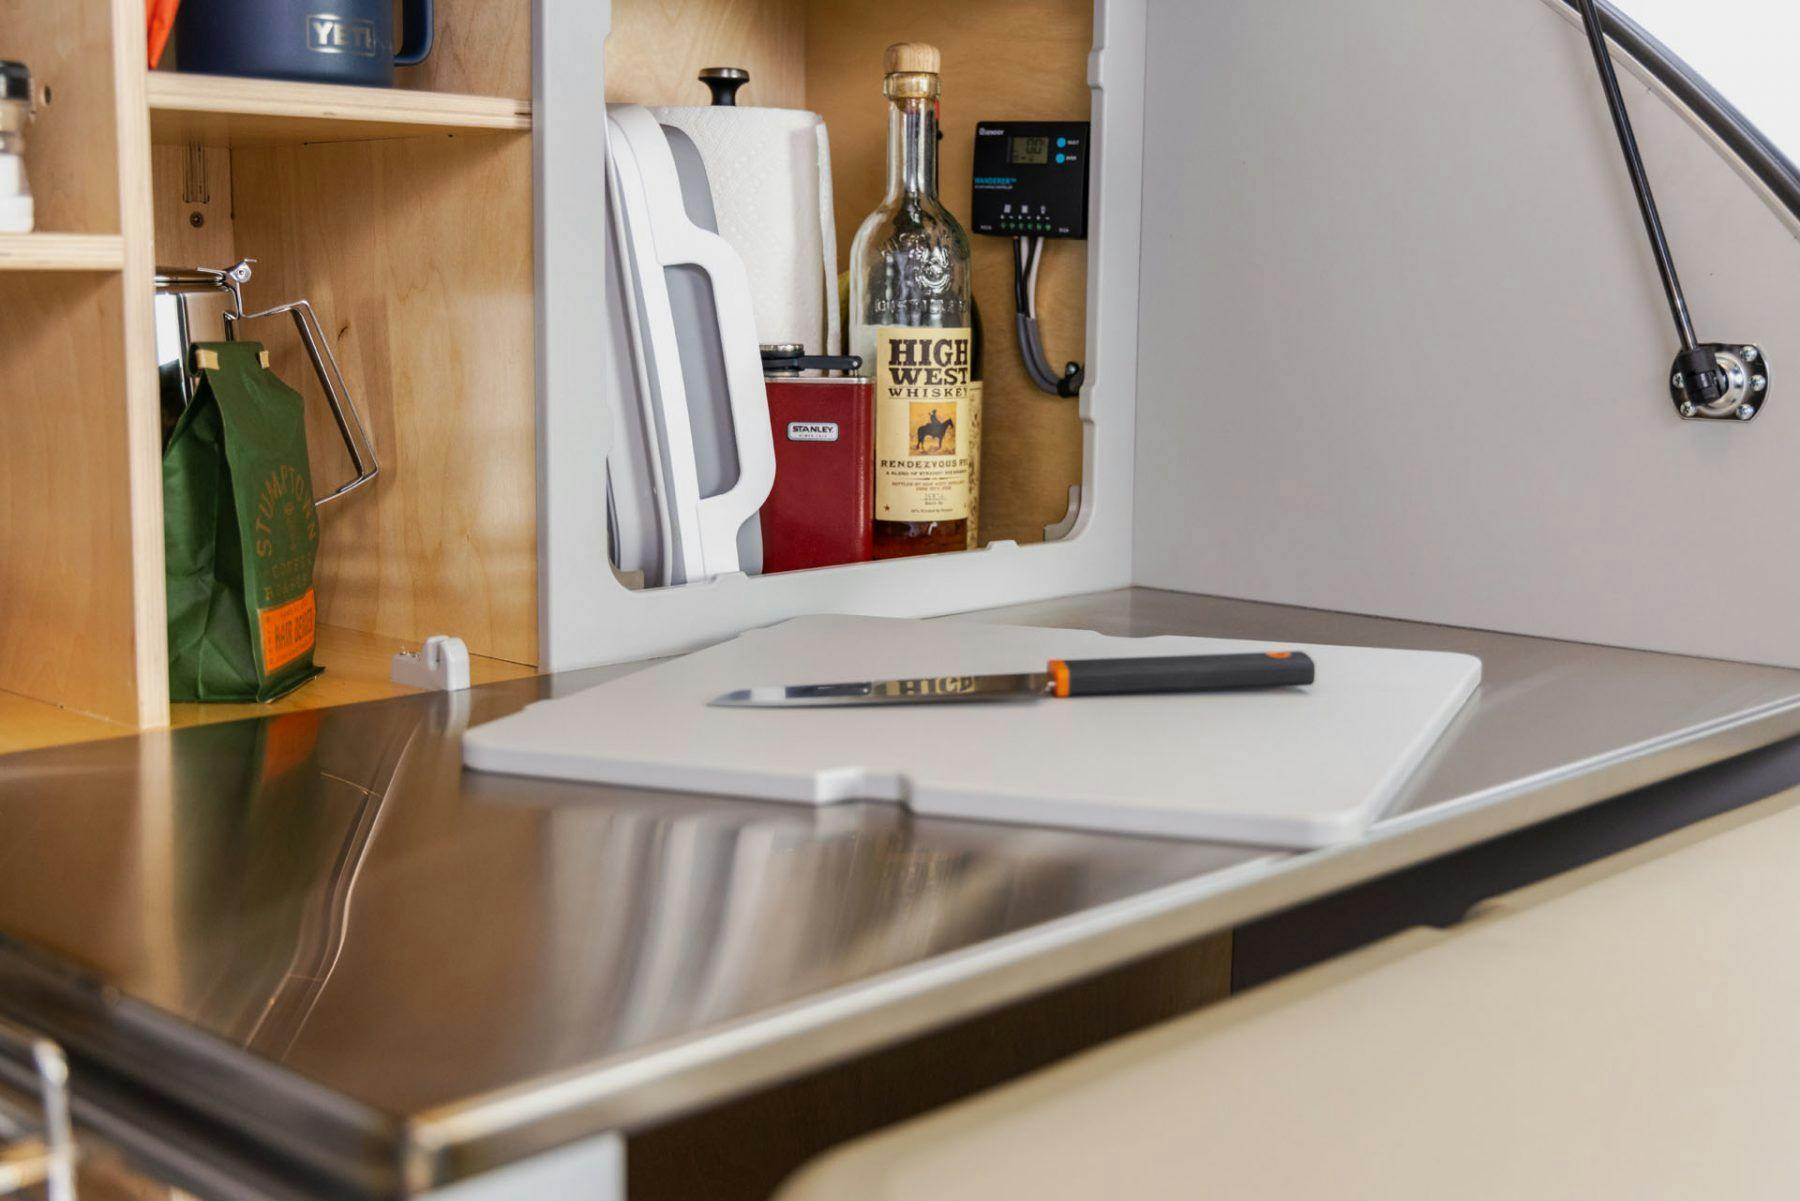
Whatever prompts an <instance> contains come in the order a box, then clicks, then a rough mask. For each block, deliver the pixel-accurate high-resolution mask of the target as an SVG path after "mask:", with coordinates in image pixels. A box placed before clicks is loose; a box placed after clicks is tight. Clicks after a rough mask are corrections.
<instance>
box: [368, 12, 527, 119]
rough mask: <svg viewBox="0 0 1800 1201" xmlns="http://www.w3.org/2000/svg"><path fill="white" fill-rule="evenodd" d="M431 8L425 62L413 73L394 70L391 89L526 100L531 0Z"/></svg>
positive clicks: (396, 16) (412, 69)
mask: <svg viewBox="0 0 1800 1201" xmlns="http://www.w3.org/2000/svg"><path fill="white" fill-rule="evenodd" d="M436 7H437V26H436V34H435V37H434V39H433V43H432V47H431V55H430V57H428V58H427V59H426V60H425V61H424V62H422V63H420V64H419V65H418V66H416V67H400V68H398V69H397V70H396V71H395V72H394V82H395V84H396V85H398V86H399V87H403V88H409V89H413V90H417V91H427V92H468V93H471V94H472V95H476V96H511V97H515V98H523V97H527V96H530V95H531V0H437V6H436ZM396 9H398V6H397V5H396ZM395 19H396V20H397V21H398V20H399V13H398V11H396V13H395ZM400 28H403V25H397V26H396V29H397V30H398V29H400Z"/></svg>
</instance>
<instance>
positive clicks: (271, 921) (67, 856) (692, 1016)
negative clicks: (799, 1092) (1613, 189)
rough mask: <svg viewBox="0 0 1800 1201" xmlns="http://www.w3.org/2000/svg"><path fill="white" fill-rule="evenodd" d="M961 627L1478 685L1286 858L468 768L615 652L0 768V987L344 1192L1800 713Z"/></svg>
mask: <svg viewBox="0 0 1800 1201" xmlns="http://www.w3.org/2000/svg"><path fill="white" fill-rule="evenodd" d="M962 620H976V621H980V620H1007V621H1014V622H1019V621H1023V622H1029V623H1035V624H1043V625H1061V626H1078V627H1086V628H1093V629H1099V630H1101V631H1102V632H1105V633H1111V634H1128V635H1131V634H1162V633H1174V634H1211V635H1217V636H1222V637H1252V638H1275V639H1280V640H1282V641H1297V642H1308V641H1311V642H1334V641H1335V642H1347V643H1365V644H1385V645H1397V646H1417V647H1426V648H1434V649H1448V650H1459V651H1466V652H1469V653H1473V654H1477V655H1480V656H1481V657H1482V658H1483V660H1484V662H1485V665H1486V675H1485V682H1484V684H1483V686H1482V689H1481V691H1480V692H1479V693H1478V695H1477V697H1476V699H1475V700H1474V701H1473V702H1471V704H1470V706H1469V707H1468V708H1467V709H1465V711H1464V712H1463V714H1462V715H1461V716H1460V717H1459V718H1458V720H1457V723H1456V724H1455V726H1454V727H1453V728H1452V730H1451V732H1450V733H1449V735H1447V736H1446V738H1445V739H1444V741H1443V743H1442V744H1441V745H1440V747H1439V749H1438V750H1437V752H1436V753H1435V754H1434V755H1433V757H1432V758H1431V760H1430V761H1429V762H1428V763H1427V764H1426V765H1425V767H1424V768H1423V769H1422V770H1421V771H1420V773H1419V775H1418V776H1417V778H1416V779H1415V780H1414V782H1413V783H1412V784H1411V785H1410V786H1409V788H1408V789H1407V791H1406V792H1405V794H1404V795H1403V797H1402V798H1401V800H1400V801H1399V803H1398V805H1397V807H1396V811H1395V816H1394V817H1392V818H1390V819H1389V820H1388V822H1386V823H1384V825H1383V827H1381V828H1380V829H1379V830H1378V831H1377V833H1376V836H1375V837H1374V838H1372V839H1370V840H1369V841H1368V842H1366V843H1363V844H1358V845H1356V846H1352V847H1346V848H1338V849H1336V850H1332V851H1325V852H1316V853H1309V854H1305V855H1293V856H1283V855H1279V854H1273V853H1270V852H1267V851H1260V850H1254V849H1249V848H1242V847H1233V846H1225V845H1217V844H1199V843H1178V842H1160V841H1155V840H1149V839H1136V838H1124V837H1107V836H1101V835H1094V834H1085V833H1075V832H1064V831H1055V830H1043V831H1033V830H1027V829H1021V828H1018V827H1001V826H984V825H980V824H975V823H966V822H953V821H946V820H938V819H916V818H914V817H913V816H912V815H911V814H909V813H908V812H907V811H906V810H905V809H903V808H900V807H896V806H888V805H877V804H868V805H847V806H840V807H830V808H824V809H812V808H808V807H803V806H789V805H778V804H763V803H754V802H747V801H738V800H721V799H712V798H706V797H699V796H691V795H681V794H659V793H648V792H632V791H627V790H621V789H611V788H603V787H596V786H591V785H580V784H558V783H555V782H547V781H538V780H525V779H514V778H508V777H500V776H485V775H479V774H474V773H465V772H464V771H463V770H462V767H461V759H460V746H459V744H458V739H457V734H458V733H459V731H460V729H461V728H462V724H463V722H464V721H465V720H466V721H474V722H479V721H484V720H488V719H490V718H493V717H496V716H499V715H501V714H503V713H506V712H510V711H512V710H514V709H517V708H518V707H519V706H520V705H522V704H525V703H527V702H528V701H530V700H532V699H534V698H536V697H538V696H540V695H543V694H544V693H546V692H547V691H551V690H563V689H567V688H571V687H575V686H579V685H581V684H583V683H588V682H593V681H595V680H597V679H598V678H600V676H601V675H603V674H606V673H577V674H575V675H572V676H567V677H562V678H559V679H556V680H537V681H520V682H516V683H512V684H504V685H494V686H491V687H487V688H481V689H476V690H474V691H472V692H469V693H466V694H461V695H457V696H448V695H442V694H440V695H428V696H420V697H416V698H408V699H406V700H402V701H397V702H383V703H379V704H375V705H364V706H354V707H350V708H345V709H338V710H327V711H323V712H320V713H312V714H296V715H287V716H280V717H273V718H270V719H267V720H263V721H252V722H244V723H234V724H228V725H219V726H208V727H202V728H199V729H194V730H187V731H182V732H179V733H177V734H173V735H170V734H153V735H147V736H145V737H143V738H140V739H135V740H132V739H127V740H119V741H114V742H109V743H100V744H94V745H91V746H87V747H80V748H62V749H57V750H48V751H42V752H33V753H30V754H27V755H20V756H14V757H11V758H7V759H0V1008H3V1009H8V1010H18V1011H20V1012H19V1016H22V1017H29V1018H31V1019H32V1020H33V1021H34V1024H40V1025H42V1026H43V1027H44V1028H45V1029H46V1030H47V1031H48V1032H49V1033H52V1034H53V1035H56V1036H58V1037H61V1038H63V1039H64V1041H65V1042H66V1043H67V1044H68V1045H69V1046H70V1047H71V1049H72V1050H75V1051H77V1052H78V1053H80V1054H83V1055H86V1056H89V1057H92V1058H93V1059H96V1060H100V1061H104V1062H107V1063H108V1064H110V1065H112V1066H113V1067H114V1068H115V1069H116V1070H118V1071H120V1072H122V1073H124V1074H126V1075H127V1076H129V1077H131V1078H134V1079H138V1080H141V1082H142V1083H143V1084H144V1086H145V1087H150V1088H154V1089H157V1090H159V1091H160V1093H161V1094H162V1095H164V1096H165V1097H166V1098H167V1099H168V1100H169V1101H170V1103H171V1104H172V1105H174V1104H179V1105H181V1106H185V1107H187V1108H188V1109H190V1110H192V1111H194V1112H195V1113H198V1114H201V1115H205V1116H206V1117H207V1118H209V1119H211V1120H212V1121H216V1122H223V1123H228V1124H229V1125H230V1126H231V1127H232V1128H233V1129H236V1130H238V1131H240V1132H241V1133H242V1134H243V1135H244V1136H245V1137H247V1138H249V1139H252V1140H254V1141H255V1142H256V1143H257V1144H258V1145H260V1146H262V1147H264V1148H266V1149H267V1151H268V1153H269V1154H271V1155H273V1156H276V1157H285V1158H287V1159H290V1160H294V1161H299V1162H301V1163H304V1164H306V1165H307V1166H309V1167H310V1168H311V1169H312V1170H314V1171H316V1172H319V1173H324V1174H325V1175H326V1176H327V1177H328V1178H329V1179H331V1180H333V1181H334V1182H336V1183H337V1184H338V1185H339V1186H341V1187H343V1188H346V1189H365V1190H377V1189H387V1188H393V1187H396V1186H397V1185H398V1184H400V1183H404V1184H405V1185H407V1186H410V1187H424V1186H426V1185H428V1184H431V1183H435V1182H438V1181H441V1180H444V1179H448V1178H454V1177H456V1176H459V1175H463V1174H467V1173H469V1172H472V1171H477V1170H480V1169H482V1168H484V1167H487V1166H491V1165H492V1164H494V1163H497V1162H501V1161H504V1160H506V1159H510V1158H514V1157H517V1156H520V1155H523V1154H527V1153H530V1152H532V1151H534V1150H538V1149H542V1148H544V1147H546V1146H550V1145H554V1144H556V1143H558V1142H562V1141H567V1140H568V1139H571V1138H576V1137H579V1136H581V1135H583V1134H588V1133H595V1132H598V1131H601V1130H605V1129H609V1128H616V1127H620V1126H634V1125H642V1124H645V1123H650V1122H654V1121H658V1120H661V1119H664V1118H667V1117H669V1116H671V1115H672V1114H675V1113H678V1112H681V1111H684V1110H686V1109H689V1108H692V1107H693V1106H695V1105H698V1104H703V1103H706V1102H708V1101H711V1100H715V1099H718V1098H721V1097H723V1096H726V1095H730V1094H732V1093H734V1092H737V1091H741V1090H744V1089H748V1088H753V1087H756V1086H757V1085H759V1084H766V1083H768V1082H770V1081H773V1080H776V1079H780V1078H783V1077H785V1076H788V1075H791V1074H793V1073H795V1072H798V1071H803V1070H806V1069H807V1068H809V1067H812V1066H816V1065H819V1064H822V1063H826V1062H831V1061H833V1060H835V1059H840V1058H843V1057H844V1056H847V1055H850V1054H854V1053H856V1052H857V1051H860V1050H863V1049H866V1048H868V1047H871V1046H873V1045H876V1044H877V1043H879V1042H882V1041H885V1040H890V1039H893V1038H897V1037H901V1036H904V1035H906V1034H909V1033H912V1032H915V1031H918V1030H921V1029H924V1028H927V1027H929V1026H931V1025H934V1024H938V1023H942V1022H946V1021H950V1020H954V1019H956V1018H958V1017H962V1016H966V1015H968V1014H971V1013H974V1012H978V1011H979V1010H981V1009H983V1008H985V1007H989V1006H992V1005H995V1004H999V1003H1003V1002H1004V1001H1007V1000H1009V999H1012V998H1016V997H1019V996H1024V995H1029V994H1031V993H1033V992H1035V991H1038V990H1042V989H1045V988H1049V987H1053V986H1054V985H1056V984H1058V983H1061V982H1064V981H1067V980H1069V979H1072V978H1074V977H1076V976H1079V975H1081V974H1084V973H1088V972H1093V971H1096V970H1099V969H1101V968H1103V967H1107V966H1111V965H1113V964H1116V963H1120V962H1123V961H1125V960H1127V959H1130V958H1132V957H1135V956H1138V955H1143V954H1146V953H1149V952H1151V951H1155V950H1158V949H1161V948H1164V947H1168V946H1172V945H1175V944H1176V943H1179V942H1181V941H1184V940H1186V939H1190V938H1193V937H1197V936H1199V935H1202V934H1205V933H1208V932H1210V931H1213V930H1217V929H1220V928H1224V927H1228V926H1230V925H1232V924H1234V923H1236V922H1238V921H1241V920H1244V919H1245V918H1248V917H1251V916H1255V915H1257V914H1260V913H1266V912H1269V911H1270V910H1272V909H1275V908H1278V907H1280V906H1283V905H1288V904H1292V903H1294V902H1296V901H1299V900H1301V899H1304V898H1306V897H1309V896H1314V895H1318V894H1319V893H1321V892H1324V891H1328V890H1329V889H1332V888H1335V887H1341V886H1343V885H1344V884H1346V883H1350V882H1353V881H1354V880H1357V879H1363V878H1367V877H1368V876H1370V875H1373V874H1377V873H1379V872H1383V871H1389V870H1393V869H1394V868H1396V867H1398V866H1402V865H1403V864H1405V863H1408V862H1413V861H1417V860H1418V859H1421V858H1425V857H1428V856H1431V855H1435V854H1441V853H1443V852H1444V851H1446V850H1448V849H1452V848H1454V847H1456V846H1460V845H1466V844H1467V843H1469V842H1472V841H1475V840H1477V839H1479V838H1483V837H1489V836H1492V835H1493V834H1494V833H1497V832H1499V831H1501V830H1504V829H1506V828H1511V827H1514V826H1517V825H1521V824H1524V823H1526V822H1529V821H1534V820H1542V819H1543V818H1544V817H1546V816H1550V815H1552V814H1553V813H1556V812H1562V811H1566V810H1568V809H1572V808H1575V807H1578V806H1580V805H1583V804H1589V803H1592V802H1593V801H1595V800H1597V799H1600V798H1602V797H1605V796H1608V795H1615V794H1617V793H1618V792H1620V791H1622V790H1624V789H1626V788H1630V787H1635V786H1637V785H1639V784H1642V783H1646V782H1649V781H1650V780H1652V779H1655V778H1660V777H1665V776H1668V775H1673V774H1675V773H1677V772H1679V771H1684V770H1688V769H1691V768H1693V767H1697V766H1700V765H1701V764H1703V763H1705V762H1709V761H1713V760H1716V759H1718V758H1722V757H1724V756H1726V755H1729V754H1732V753H1735V752H1737V751H1741V750H1744V749H1748V748H1749V747H1751V746H1755V745H1761V744H1765V743H1767V742H1771V741H1774V740H1775V739H1776V738H1778V737H1782V736H1785V735H1787V734H1791V733H1794V732H1795V731H1796V730H1800V716H1797V712H1796V704H1797V702H1800V673H1795V672H1790V671H1784V670H1779V669H1773V668H1761V667H1752V666H1746V665H1742V664H1729V663H1718V662H1710V661H1702V660H1694V659H1685V658H1680V657H1676V656H1667V655H1653V654H1644V653H1639V652H1631V651H1619V650H1611V649H1606V648H1600V647H1586V646H1575V645H1571V644H1567V643H1556V642H1547V641H1541V640H1534V639H1525V638H1516V637H1509V636H1505V635H1495V634H1482V633H1479V632H1474V631H1467V630H1451V629H1445V628H1442V627H1433V626H1420V625H1415V624H1410V623H1404V622H1389V621H1380V620H1375V619H1367V618H1354V617H1347V616H1343V615H1338V614H1328V613H1318V612H1310V611H1305V610H1297V609H1284V608H1278V607H1274V606H1267V605H1254V604H1247V603H1242V602H1230V601H1218V600H1210V599H1206V598H1200V597H1192V596H1178V595H1175V594H1169V593H1155V592H1144V591H1134V592H1123V593H1109V594H1104V595H1101V596H1096V597H1085V598H1076V599H1073V600H1068V601H1061V602H1051V603H1046V604H1043V605H1034V606H1026V607H1020V608H1017V609H1013V610H1008V611H1004V612H1000V613H997V614H979V615H972V616H970V617H967V618H964V619H962ZM1621 748H1629V750H1630V752H1631V753H1630V754H1629V755H1621V754H1618V753H1617V752H1619V751H1620V749H1621ZM46 955H48V956H50V957H52V958H53V959H54V960H56V961H57V962H59V963H61V964H62V965H64V966H63V967H60V968H58V969H56V971H55V972H54V973H52V972H47V971H46V969H45V966H44V965H45V962H46V959H45V956H46ZM83 973H91V974H92V975H93V976H97V977H98V978H100V979H102V980H104V981H106V982H107V983H109V984H111V985H114V986H116V988H117V989H118V990H120V991H119V993H117V994H111V993H104V992H100V991H96V990H94V989H92V988H88V987H86V986H84V985H83V984H82V983H81V981H82V979H83ZM59 980H60V981H62V982H61V983H58V981H59ZM196 1029H197V1030H199V1031H203V1032H205V1033H206V1034H207V1035H209V1036H211V1038H213V1039H217V1040H222V1041H220V1042H216V1043H215V1042H210V1041H207V1040H197V1039H196V1038H195V1036H194V1033H193V1032H194V1031H195V1030H196ZM233 1048H248V1049H249V1051H250V1052H252V1053H251V1054H244V1053H243V1052H242V1051H241V1050H234V1049H233ZM196 1064H200V1065H201V1066H199V1067H197V1066H196ZM402 1123H404V1124H402ZM395 1165H402V1171H403V1180H401V1181H396V1180H395V1179H394V1177H393V1173H394V1169H395Z"/></svg>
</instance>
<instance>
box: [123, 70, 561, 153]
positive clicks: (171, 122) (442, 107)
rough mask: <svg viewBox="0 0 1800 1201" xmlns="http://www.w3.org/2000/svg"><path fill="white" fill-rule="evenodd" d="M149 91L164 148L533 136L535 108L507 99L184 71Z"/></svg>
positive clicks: (153, 77)
mask: <svg viewBox="0 0 1800 1201" xmlns="http://www.w3.org/2000/svg"><path fill="white" fill-rule="evenodd" d="M145 87H146V90H147V92H148V94H149V99H150V138H151V141H153V142H155V143H157V144H159V145H172V144H189V143H192V144H198V145H207V146H271V145H277V146H278V145H292V144H296V143H301V142H360V141H368V140H371V139H378V138H406V137H418V136H419V135H421V134H432V133H465V134H477V133H480V134H496V133H518V132H522V131H527V130H529V129H530V128H531V102H530V101H529V100H515V99H511V98H507V97H499V96H466V95H460V94H454V93H448V92H424V91H406V90H403V89H399V88H363V87H346V86H343V85H339V84H317V83H288V82H285V81H282V80H272V79H237V78H234V77H231V76H224V75H184V74H182V73H180V72H178V71H152V72H150V73H149V76H148V78H147V80H146V82H145Z"/></svg>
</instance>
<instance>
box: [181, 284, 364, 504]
mask: <svg viewBox="0 0 1800 1201" xmlns="http://www.w3.org/2000/svg"><path fill="white" fill-rule="evenodd" d="M255 262H256V260H255V259H240V260H239V261H238V262H236V263H234V264H232V265H231V266H230V267H227V268H225V269H224V270H223V271H220V270H215V269H213V268H209V267H197V268H192V269H178V268H172V267H158V268H157V269H156V290H157V291H158V292H161V293H164V294H169V295H177V296H182V295H195V294H200V293H207V292H224V293H226V294H227V295H229V296H230V297H231V307H230V308H229V309H228V310H227V311H226V313H225V337H226V339H227V340H228V341H232V342H235V341H237V340H238V337H237V326H238V323H239V322H240V321H260V320H262V319H263V318H265V317H280V316H283V315H286V316H288V317H290V318H292V319H293V322H294V328H296V329H297V330H299V331H300V343H301V345H303V346H304V347H305V348H306V357H307V358H308V359H309V360H311V362H312V368H313V373H314V374H315V375H317V376H318V377H319V386H320V387H322V388H324V389H325V403H326V404H327V405H329V406H330V408H331V418H332V420H333V421H334V422H336V424H337V430H338V437H340V438H342V439H343V441H344V449H345V450H346V451H348V452H349V454H350V465H351V467H352V468H354V469H355V471H356V475H355V477H354V478H353V479H351V480H350V481H349V482H347V483H344V484H340V485H339V486H338V487H336V488H334V489H332V490H331V491H330V492H328V493H326V494H325V495H324V496H321V497H317V498H316V499H315V500H314V501H313V503H314V504H315V505H316V506H318V507H320V508H323V507H324V506H326V505H328V504H330V503H331V502H332V501H335V500H340V499H342V498H343V497H345V496H348V495H349V494H350V493H352V492H354V491H356V490H357V489H358V488H360V487H362V486H363V485H364V484H367V483H369V482H371V481H372V480H374V478H375V477H376V476H377V475H380V474H381V463H380V461H379V460H378V459H377V458H376V455H375V444H374V443H373V442H372V441H370V439H369V434H368V430H367V428H366V427H365V426H364V425H363V419H362V414H361V412H360V411H359V410H358V409H357V407H356V402H355V400H354V399H352V398H351V396H350V389H349V386H348V385H346V384H345V383H344V373H343V371H342V370H340V369H339V367H338V361H337V356H336V355H334V354H333V353H332V351H331V340H330V339H329V338H327V337H326V336H325V329H324V327H323V326H322V325H320V324H319V318H318V315H317V314H315V313H314V312H313V307H312V305H311V304H310V303H308V302H307V301H305V300H296V301H293V302H291V303H289V304H280V305H276V306H275V307H274V308H270V309H262V310H260V311H258V312H254V313H250V312H246V311H245V310H244V285H245V284H247V283H249V282H250V278H251V275H252V274H253V273H252V271H251V266H252V265H253V264H254V263H255ZM185 326H186V322H185V318H184V321H183V330H182V338H183V341H184V342H185V341H186V340H187V330H186V327H185Z"/></svg>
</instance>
